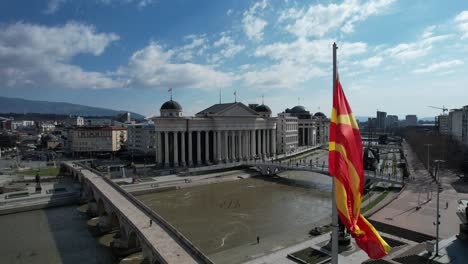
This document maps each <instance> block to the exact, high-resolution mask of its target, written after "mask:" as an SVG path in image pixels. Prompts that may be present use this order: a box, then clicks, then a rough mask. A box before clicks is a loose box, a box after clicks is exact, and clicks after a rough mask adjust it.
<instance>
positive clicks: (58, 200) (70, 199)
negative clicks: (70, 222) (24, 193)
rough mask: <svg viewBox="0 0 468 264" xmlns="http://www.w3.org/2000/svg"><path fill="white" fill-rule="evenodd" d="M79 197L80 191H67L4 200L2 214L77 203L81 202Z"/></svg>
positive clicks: (0, 210) (0, 213) (1, 205)
mask: <svg viewBox="0 0 468 264" xmlns="http://www.w3.org/2000/svg"><path fill="white" fill-rule="evenodd" d="M79 198H80V193H79V192H67V193H61V194H54V195H50V196H41V197H24V198H17V199H12V200H4V201H2V202H0V215H6V214H14V213H19V212H26V211H32V210H37V209H44V208H50V207H57V206H65V205H71V204H77V203H78V202H79Z"/></svg>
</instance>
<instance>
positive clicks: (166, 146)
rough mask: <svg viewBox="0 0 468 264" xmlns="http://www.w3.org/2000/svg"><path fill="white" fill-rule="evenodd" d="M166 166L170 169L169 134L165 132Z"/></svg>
mask: <svg viewBox="0 0 468 264" xmlns="http://www.w3.org/2000/svg"><path fill="white" fill-rule="evenodd" d="M164 166H166V167H169V132H167V131H164Z"/></svg>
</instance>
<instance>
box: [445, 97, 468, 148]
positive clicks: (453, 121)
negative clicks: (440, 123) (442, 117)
mask: <svg viewBox="0 0 468 264" xmlns="http://www.w3.org/2000/svg"><path fill="white" fill-rule="evenodd" d="M448 130H449V134H450V136H452V137H453V138H454V139H456V140H458V141H460V142H463V143H464V144H466V145H468V105H466V106H464V107H462V108H460V109H454V110H452V111H450V113H449V115H448Z"/></svg>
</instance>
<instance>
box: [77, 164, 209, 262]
mask: <svg viewBox="0 0 468 264" xmlns="http://www.w3.org/2000/svg"><path fill="white" fill-rule="evenodd" d="M75 164H77V165H78V166H81V167H83V168H85V169H87V170H89V171H91V172H93V173H95V174H96V175H98V176H101V178H102V179H103V180H104V181H105V182H106V183H108V184H109V185H110V186H112V187H113V188H114V189H115V190H116V191H118V192H119V193H120V194H122V195H123V196H124V197H125V198H127V199H128V200H129V201H130V202H131V203H132V204H133V205H134V206H136V207H137V208H138V209H140V210H142V211H143V212H144V213H146V214H147V215H149V216H151V218H153V219H154V220H156V221H158V222H159V223H160V224H161V226H162V227H164V228H165V229H166V230H168V231H169V233H170V234H171V235H174V236H176V237H177V238H178V239H179V241H181V242H182V244H183V245H184V246H186V247H187V248H188V249H189V250H190V251H191V253H192V254H193V255H195V256H196V257H198V258H199V259H201V260H202V261H203V262H204V263H209V264H211V263H213V261H211V260H210V259H209V258H208V257H207V256H206V255H204V254H203V253H202V252H201V250H200V249H199V248H198V247H196V246H195V245H193V244H192V242H190V240H188V239H187V238H186V237H185V236H184V235H183V234H182V233H180V232H179V231H178V230H177V229H176V228H175V227H173V226H172V225H171V224H170V223H169V222H167V221H166V220H165V219H164V218H163V217H162V216H160V215H159V214H157V213H156V212H154V211H153V210H151V209H150V208H149V207H147V206H146V205H145V204H143V203H142V202H141V201H139V200H137V199H136V198H135V197H134V196H133V195H131V194H129V193H128V192H126V191H125V190H124V189H122V188H121V187H120V186H119V185H118V184H116V183H115V182H113V181H112V180H111V179H109V178H107V177H105V176H104V174H103V173H101V172H100V171H97V170H95V169H93V168H90V167H89V166H87V165H84V164H81V163H79V162H76V163H75ZM101 194H102V192H101ZM129 222H130V221H129ZM132 224H133V223H132ZM135 229H136V228H135ZM142 237H144V236H142ZM146 242H147V243H148V244H151V243H150V242H149V241H146ZM151 246H152V247H153V249H154V251H156V252H157V249H156V248H154V246H153V245H151Z"/></svg>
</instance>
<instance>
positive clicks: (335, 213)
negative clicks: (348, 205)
mask: <svg viewBox="0 0 468 264" xmlns="http://www.w3.org/2000/svg"><path fill="white" fill-rule="evenodd" d="M337 49H338V47H337V46H336V43H333V96H334V95H335V90H336V50H337ZM332 182H333V183H332V241H331V242H332V245H331V248H332V262H331V263H332V264H338V211H337V209H336V195H335V178H334V177H332Z"/></svg>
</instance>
